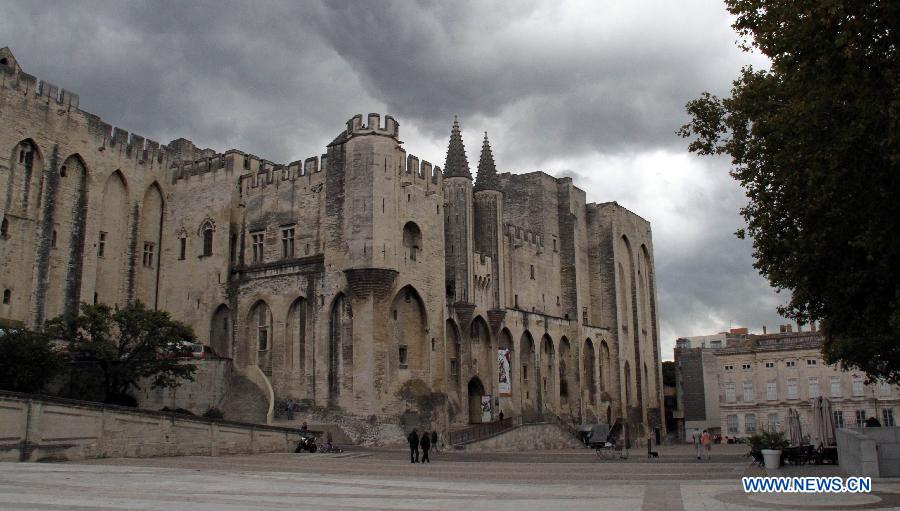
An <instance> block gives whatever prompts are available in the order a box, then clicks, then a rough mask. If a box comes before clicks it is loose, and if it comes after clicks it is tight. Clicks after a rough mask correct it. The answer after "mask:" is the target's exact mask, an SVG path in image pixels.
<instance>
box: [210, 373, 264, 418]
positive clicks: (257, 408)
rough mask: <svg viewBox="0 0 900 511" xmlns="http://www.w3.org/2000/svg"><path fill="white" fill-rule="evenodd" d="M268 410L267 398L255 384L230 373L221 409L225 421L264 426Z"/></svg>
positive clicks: (237, 374) (243, 377)
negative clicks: (226, 392)
mask: <svg viewBox="0 0 900 511" xmlns="http://www.w3.org/2000/svg"><path fill="white" fill-rule="evenodd" d="M268 408H269V401H268V398H267V397H266V394H265V393H264V392H263V391H262V390H261V389H260V388H259V387H258V386H257V385H256V384H254V383H253V382H252V381H250V380H249V379H248V378H247V377H246V376H243V375H242V374H240V373H238V372H237V371H234V372H232V373H231V376H230V377H229V381H228V395H227V396H226V397H225V404H224V406H223V407H222V412H223V413H224V414H225V420H230V421H238V422H255V423H257V424H265V423H266V414H267V413H268Z"/></svg>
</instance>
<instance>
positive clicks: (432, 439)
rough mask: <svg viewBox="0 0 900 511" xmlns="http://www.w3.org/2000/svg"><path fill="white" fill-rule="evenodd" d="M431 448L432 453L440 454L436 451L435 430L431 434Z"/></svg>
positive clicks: (436, 437) (436, 438) (436, 439)
mask: <svg viewBox="0 0 900 511" xmlns="http://www.w3.org/2000/svg"><path fill="white" fill-rule="evenodd" d="M431 448H432V449H433V450H434V452H436V453H438V454H440V451H439V450H438V436H437V430H434V431H432V432H431Z"/></svg>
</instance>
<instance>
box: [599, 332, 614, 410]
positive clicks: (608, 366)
mask: <svg viewBox="0 0 900 511" xmlns="http://www.w3.org/2000/svg"><path fill="white" fill-rule="evenodd" d="M599 357H600V360H599V362H600V394H601V398H602V396H603V394H604V393H609V392H610V391H611V390H612V375H613V367H612V360H611V358H610V356H609V345H608V344H606V340H605V339H601V340H600V353H599Z"/></svg>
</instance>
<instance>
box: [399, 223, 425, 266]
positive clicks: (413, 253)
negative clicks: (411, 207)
mask: <svg viewBox="0 0 900 511" xmlns="http://www.w3.org/2000/svg"><path fill="white" fill-rule="evenodd" d="M421 246H422V230H421V229H419V226H418V225H416V223H415V222H406V224H405V225H404V226H403V247H404V248H405V249H406V253H407V256H408V257H409V260H410V261H415V260H417V259H418V252H419V247H421Z"/></svg>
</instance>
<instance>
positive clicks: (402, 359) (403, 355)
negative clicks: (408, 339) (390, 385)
mask: <svg viewBox="0 0 900 511" xmlns="http://www.w3.org/2000/svg"><path fill="white" fill-rule="evenodd" d="M399 355H400V368H401V369H406V367H407V366H406V364H407V360H406V358H407V349H406V345H405V344H401V345H400V351H399Z"/></svg>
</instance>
